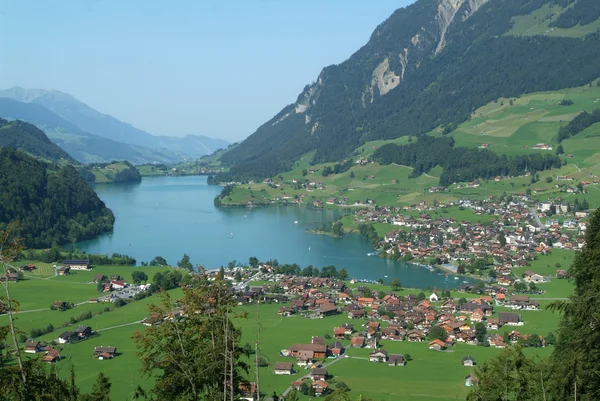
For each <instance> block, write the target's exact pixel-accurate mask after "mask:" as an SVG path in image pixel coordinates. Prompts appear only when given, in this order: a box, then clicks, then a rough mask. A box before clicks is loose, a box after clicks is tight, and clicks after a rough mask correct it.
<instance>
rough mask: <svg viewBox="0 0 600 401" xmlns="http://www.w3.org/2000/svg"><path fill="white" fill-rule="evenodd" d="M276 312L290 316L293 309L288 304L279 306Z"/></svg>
mask: <svg viewBox="0 0 600 401" xmlns="http://www.w3.org/2000/svg"><path fill="white" fill-rule="evenodd" d="M277 314H278V315H279V316H291V315H293V314H294V310H293V309H292V308H291V307H289V306H282V307H281V308H279V311H278V312H277Z"/></svg>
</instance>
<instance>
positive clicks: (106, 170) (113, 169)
mask: <svg viewBox="0 0 600 401" xmlns="http://www.w3.org/2000/svg"><path fill="white" fill-rule="evenodd" d="M128 168H129V166H127V165H126V164H125V163H123V162H118V163H112V164H109V165H107V166H106V167H93V168H92V170H91V171H92V173H93V174H94V176H95V177H96V181H95V183H97V184H104V183H109V182H113V181H114V179H115V176H116V175H117V174H118V173H120V172H121V171H123V170H127V169H128Z"/></svg>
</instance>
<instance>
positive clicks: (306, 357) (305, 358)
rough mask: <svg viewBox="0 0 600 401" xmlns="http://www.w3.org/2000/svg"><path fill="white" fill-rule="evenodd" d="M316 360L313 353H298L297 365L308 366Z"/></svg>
mask: <svg viewBox="0 0 600 401" xmlns="http://www.w3.org/2000/svg"><path fill="white" fill-rule="evenodd" d="M314 360H315V353H314V352H313V351H298V359H297V360H296V363H297V364H298V366H308V365H309V364H311V363H313V362H314Z"/></svg>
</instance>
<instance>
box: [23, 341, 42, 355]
mask: <svg viewBox="0 0 600 401" xmlns="http://www.w3.org/2000/svg"><path fill="white" fill-rule="evenodd" d="M41 349H42V345H41V344H40V342H39V341H36V340H31V339H29V340H27V341H26V342H25V352H27V353H29V354H35V353H36V352H39V351H40V350H41Z"/></svg>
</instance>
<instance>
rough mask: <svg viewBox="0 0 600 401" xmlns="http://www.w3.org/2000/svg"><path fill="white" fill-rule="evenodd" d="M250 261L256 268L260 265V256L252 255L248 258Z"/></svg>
mask: <svg viewBox="0 0 600 401" xmlns="http://www.w3.org/2000/svg"><path fill="white" fill-rule="evenodd" d="M248 263H249V264H250V266H251V267H252V268H254V269H256V268H257V267H258V264H259V261H258V258H256V257H255V256H250V258H249V259H248Z"/></svg>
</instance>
